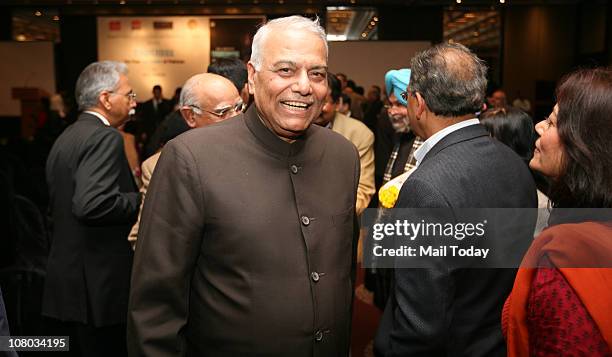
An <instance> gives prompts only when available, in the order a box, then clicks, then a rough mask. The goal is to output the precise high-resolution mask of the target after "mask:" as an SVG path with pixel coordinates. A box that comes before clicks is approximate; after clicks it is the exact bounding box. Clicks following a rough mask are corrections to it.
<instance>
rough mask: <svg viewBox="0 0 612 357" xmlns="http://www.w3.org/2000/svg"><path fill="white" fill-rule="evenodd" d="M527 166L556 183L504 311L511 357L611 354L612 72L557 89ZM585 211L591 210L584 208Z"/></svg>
mask: <svg viewBox="0 0 612 357" xmlns="http://www.w3.org/2000/svg"><path fill="white" fill-rule="evenodd" d="M556 95H557V104H556V105H555V107H554V109H553V112H552V113H551V114H550V116H549V117H548V118H547V119H546V120H545V121H542V122H540V123H538V124H537V125H536V131H537V133H538V134H539V135H540V138H539V139H538V140H537V141H536V149H535V152H534V157H533V159H532V160H531V161H530V163H529V165H530V167H531V168H532V169H534V170H537V171H540V172H541V173H543V174H544V175H546V176H548V177H549V178H550V180H551V190H550V192H549V197H550V199H551V202H552V206H553V210H552V212H551V217H550V220H549V223H550V225H551V226H550V227H549V228H547V229H545V230H544V231H543V232H542V233H541V234H540V235H539V236H538V238H537V239H536V240H535V241H534V242H533V244H532V246H531V247H530V248H529V251H528V252H527V254H526V256H525V258H524V260H523V263H522V265H521V269H519V271H518V273H517V276H516V280H515V282H514V287H513V289H512V293H511V294H510V296H509V297H508V299H507V301H506V304H505V306H504V310H503V313H502V327H503V331H504V336H505V337H506V341H507V345H508V355H509V356H566V355H585V356H612V269H611V268H612V223H611V222H610V221H612V219H610V217H611V216H610V212H611V210H601V209H598V210H595V209H593V208H606V209H608V208H612V142H611V140H612V71H611V70H610V69H590V70H581V71H577V72H574V73H571V74H570V75H568V76H566V77H565V78H564V79H563V80H562V81H561V84H560V85H559V87H557V93H556ZM587 208H588V209H587Z"/></svg>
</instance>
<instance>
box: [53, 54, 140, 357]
mask: <svg viewBox="0 0 612 357" xmlns="http://www.w3.org/2000/svg"><path fill="white" fill-rule="evenodd" d="M76 97H77V103H78V105H79V109H81V110H84V112H83V113H81V114H80V116H79V118H78V120H77V121H76V122H75V123H74V124H72V125H71V126H69V127H68V128H67V129H66V130H65V131H64V132H63V133H62V134H61V135H60V136H59V138H58V139H57V140H56V142H55V144H54V145H53V148H52V149H51V152H50V153H49V158H48V160H47V167H46V174H47V183H48V185H49V196H50V209H51V214H52V217H53V228H54V229H53V240H52V243H51V251H50V253H49V259H48V265H47V278H46V281H45V288H44V295H43V305H42V314H43V315H45V316H48V317H51V318H53V319H55V320H59V322H60V323H63V324H65V325H66V327H67V328H69V329H70V330H71V331H72V335H71V338H72V339H71V346H70V347H71V348H72V349H77V350H80V353H81V355H82V356H124V355H126V345H125V323H126V312H127V303H128V294H129V288H130V272H131V268H132V257H133V253H132V249H131V248H130V245H129V244H128V242H127V241H126V239H125V237H126V236H127V234H128V232H129V231H130V227H132V224H134V222H135V221H136V217H137V214H138V207H139V205H140V197H139V193H138V189H137V187H136V184H135V182H134V178H133V176H132V173H131V171H130V167H129V166H128V162H127V159H126V157H125V152H124V150H123V139H122V137H121V134H120V133H119V131H118V130H117V129H116V128H117V127H119V126H120V125H121V124H123V123H124V122H125V121H126V120H127V119H128V113H129V111H130V110H131V109H133V108H134V107H135V105H136V102H135V101H134V99H135V95H134V92H133V91H132V88H131V87H130V84H129V82H128V78H127V66H126V65H125V64H124V63H121V62H112V61H102V62H95V63H92V64H90V65H89V66H87V67H86V68H85V69H84V70H83V72H82V73H81V75H80V76H79V79H78V80H77V84H76ZM76 342H78V343H76Z"/></svg>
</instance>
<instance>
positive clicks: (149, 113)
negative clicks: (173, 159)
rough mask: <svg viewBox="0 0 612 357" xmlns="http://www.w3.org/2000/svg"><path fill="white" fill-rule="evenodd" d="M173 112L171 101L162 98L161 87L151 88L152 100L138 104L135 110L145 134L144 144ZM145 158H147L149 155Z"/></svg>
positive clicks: (157, 85)
mask: <svg viewBox="0 0 612 357" xmlns="http://www.w3.org/2000/svg"><path fill="white" fill-rule="evenodd" d="M173 110H174V108H172V101H171V100H168V99H165V98H164V96H163V92H162V87H161V86H160V85H159V84H156V85H155V86H153V98H151V99H149V100H147V101H146V102H144V103H141V104H139V105H138V108H137V110H136V114H137V117H138V120H139V122H140V126H141V130H142V132H143V133H144V134H146V137H145V142H146V143H148V142H149V140H150V138H151V136H152V135H153V133H154V132H155V129H156V128H157V127H158V126H159V124H160V123H161V122H162V121H163V120H164V119H165V118H166V116H167V115H168V114H170V113H171V112H172V111H173ZM153 153H154V152H153ZM153 153H148V152H147V154H150V155H152V154H153ZM145 156H147V157H148V156H149V155H145Z"/></svg>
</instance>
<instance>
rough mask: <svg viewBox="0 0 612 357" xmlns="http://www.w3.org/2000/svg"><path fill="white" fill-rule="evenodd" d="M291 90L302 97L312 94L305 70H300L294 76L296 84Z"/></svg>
mask: <svg viewBox="0 0 612 357" xmlns="http://www.w3.org/2000/svg"><path fill="white" fill-rule="evenodd" d="M291 89H292V90H293V91H294V92H298V93H300V94H301V95H304V96H306V95H309V94H310V93H312V86H311V83H310V78H308V72H307V71H306V70H301V71H299V72H298V73H297V74H296V82H295V83H294V84H293V86H292V88H291Z"/></svg>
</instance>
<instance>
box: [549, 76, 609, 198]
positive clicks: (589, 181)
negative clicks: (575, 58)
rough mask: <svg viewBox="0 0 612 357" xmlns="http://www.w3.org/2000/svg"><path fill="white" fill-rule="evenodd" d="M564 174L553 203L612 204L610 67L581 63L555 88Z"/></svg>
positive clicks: (554, 191)
mask: <svg viewBox="0 0 612 357" xmlns="http://www.w3.org/2000/svg"><path fill="white" fill-rule="evenodd" d="M556 96H557V105H558V106H559V112H558V114H557V130H558V132H559V137H560V139H561V142H562V143H563V147H564V153H563V160H562V162H563V171H562V172H563V174H562V175H561V176H560V177H559V178H558V179H557V180H555V181H554V182H552V186H551V191H550V193H549V197H550V199H551V201H552V202H553V206H555V207H592V208H600V207H603V208H611V207H612V145H610V138H612V70H611V69H609V68H595V69H583V70H578V71H576V72H573V73H570V74H569V75H567V76H565V77H564V78H563V79H562V80H561V82H560V84H559V86H558V87H557V91H556Z"/></svg>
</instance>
